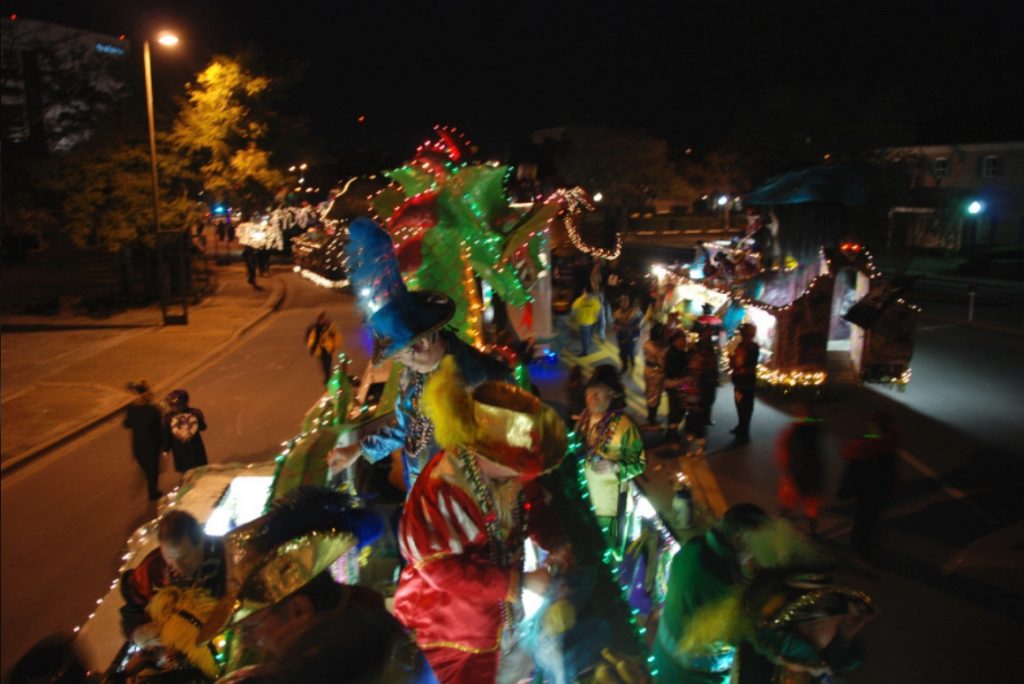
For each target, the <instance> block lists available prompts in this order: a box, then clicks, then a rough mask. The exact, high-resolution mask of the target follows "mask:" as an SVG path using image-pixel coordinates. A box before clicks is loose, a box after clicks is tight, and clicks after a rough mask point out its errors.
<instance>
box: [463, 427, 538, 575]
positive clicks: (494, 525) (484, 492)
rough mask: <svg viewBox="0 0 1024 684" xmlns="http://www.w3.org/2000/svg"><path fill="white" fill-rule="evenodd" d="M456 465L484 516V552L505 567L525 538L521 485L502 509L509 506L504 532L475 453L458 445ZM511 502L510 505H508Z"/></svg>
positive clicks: (492, 496)
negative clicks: (458, 465)
mask: <svg viewBox="0 0 1024 684" xmlns="http://www.w3.org/2000/svg"><path fill="white" fill-rule="evenodd" d="M458 455H459V464H460V465H461V467H462V471H463V473H465V475H466V479H467V480H469V485H470V488H471V489H472V490H473V497H474V498H475V499H476V502H477V504H478V505H479V506H480V512H481V513H482V514H483V517H484V527H485V528H486V532H487V548H488V555H489V556H490V559H491V561H492V562H493V563H495V564H496V565H500V566H503V567H507V566H508V565H511V564H512V563H514V562H516V561H517V560H519V558H520V555H521V552H522V541H523V540H524V539H525V538H526V516H525V515H523V511H524V510H525V503H526V494H525V493H524V492H523V488H522V487H518V488H517V491H516V495H515V501H514V502H505V504H504V505H503V506H502V508H503V510H504V509H507V508H508V507H511V508H512V510H511V511H506V512H510V513H511V524H510V525H509V531H508V534H507V535H506V534H505V533H504V531H503V529H502V525H501V521H500V519H499V511H498V510H497V507H496V505H495V501H494V494H492V492H491V488H490V487H488V486H487V482H486V481H485V479H484V476H483V474H482V473H481V472H480V465H479V463H477V454H476V453H474V452H473V451H470V450H469V449H467V448H466V447H459V450H458ZM509 504H511V506H509Z"/></svg>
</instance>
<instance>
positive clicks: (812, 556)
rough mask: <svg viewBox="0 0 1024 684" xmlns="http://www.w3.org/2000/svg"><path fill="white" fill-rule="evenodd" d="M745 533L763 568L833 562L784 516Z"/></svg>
mask: <svg viewBox="0 0 1024 684" xmlns="http://www.w3.org/2000/svg"><path fill="white" fill-rule="evenodd" d="M744 537H745V540H746V543H747V546H748V548H749V549H750V552H751V554H753V556H754V561H755V562H756V563H757V565H758V566H759V567H762V568H781V567H790V566H801V567H807V568H810V567H821V566H824V565H828V564H829V559H828V556H827V555H826V554H825V553H823V552H822V551H820V550H818V549H817V548H815V546H814V545H813V544H811V542H809V541H808V540H807V538H806V537H804V536H803V535H802V534H801V533H800V531H799V530H797V529H796V528H795V527H793V524H792V523H790V522H789V521H788V520H785V519H783V518H773V519H772V520H770V521H769V522H767V523H765V524H764V525H761V526H760V527H758V528H755V529H752V530H750V531H748V532H745V533H744Z"/></svg>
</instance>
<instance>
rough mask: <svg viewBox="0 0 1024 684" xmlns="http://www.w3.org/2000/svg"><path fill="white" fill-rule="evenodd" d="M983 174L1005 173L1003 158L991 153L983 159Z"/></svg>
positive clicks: (995, 174)
mask: <svg viewBox="0 0 1024 684" xmlns="http://www.w3.org/2000/svg"><path fill="white" fill-rule="evenodd" d="M981 175H982V177H983V178H991V177H993V176H1001V175H1003V160H1002V158H1001V157H998V156H996V155H994V154H990V155H988V156H986V157H984V158H983V159H982V160H981Z"/></svg>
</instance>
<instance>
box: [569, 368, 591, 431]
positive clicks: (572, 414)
mask: <svg viewBox="0 0 1024 684" xmlns="http://www.w3.org/2000/svg"><path fill="white" fill-rule="evenodd" d="M566 393H567V394H568V396H569V419H570V421H571V423H572V425H575V424H576V421H577V420H579V417H580V414H581V413H583V409H584V408H586V405H587V399H586V396H587V388H586V379H585V378H584V377H583V366H581V365H579V364H578V363H577V364H576V365H574V366H573V367H572V370H570V371H569V379H568V380H567V381H566Z"/></svg>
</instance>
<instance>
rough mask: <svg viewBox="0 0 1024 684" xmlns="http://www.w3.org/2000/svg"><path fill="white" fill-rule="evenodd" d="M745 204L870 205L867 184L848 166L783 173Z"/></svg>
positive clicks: (755, 193) (753, 191) (748, 197)
mask: <svg viewBox="0 0 1024 684" xmlns="http://www.w3.org/2000/svg"><path fill="white" fill-rule="evenodd" d="M744 202H745V203H746V204H807V203H810V202H835V203H839V204H845V205H860V204H865V203H867V190H866V189H865V187H864V181H863V180H862V179H861V178H860V176H858V175H857V174H855V173H854V172H853V171H851V170H850V169H848V168H846V167H845V166H812V167H810V168H806V169H801V170H799V171H791V172H790V173H787V174H783V175H781V176H778V177H776V178H773V179H772V180H770V181H768V182H767V183H765V184H764V185H762V186H760V187H759V188H756V189H754V190H752V191H751V192H750V193H749V194H748V195H747V196H746V197H745V198H744Z"/></svg>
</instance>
